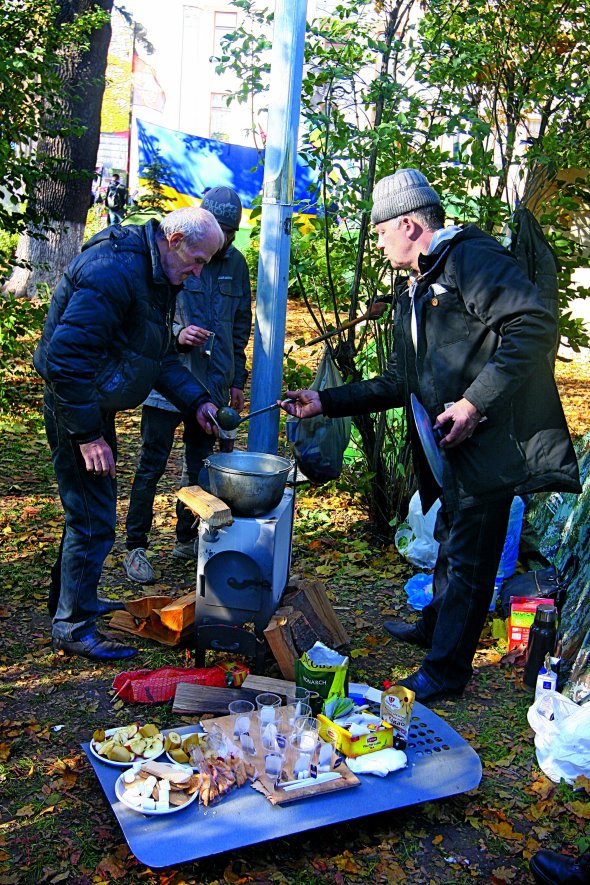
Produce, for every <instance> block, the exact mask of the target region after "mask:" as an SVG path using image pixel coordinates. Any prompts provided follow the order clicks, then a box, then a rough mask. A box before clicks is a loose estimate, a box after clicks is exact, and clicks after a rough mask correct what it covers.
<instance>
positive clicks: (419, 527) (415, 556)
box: [395, 492, 440, 568]
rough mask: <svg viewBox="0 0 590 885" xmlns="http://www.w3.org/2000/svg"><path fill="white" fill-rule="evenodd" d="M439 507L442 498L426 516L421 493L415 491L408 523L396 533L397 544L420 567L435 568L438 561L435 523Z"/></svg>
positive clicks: (407, 557) (401, 551)
mask: <svg viewBox="0 0 590 885" xmlns="http://www.w3.org/2000/svg"><path fill="white" fill-rule="evenodd" d="M439 507H440V500H438V501H435V502H434V504H433V505H432V507H431V508H430V510H429V511H428V513H427V514H426V516H425V515H424V514H423V513H422V504H421V502H420V495H419V494H418V492H415V493H414V494H413V495H412V499H411V501H410V507H409V510H408V521H407V524H405V523H404V524H402V525H401V526H400V527H399V529H398V530H397V532H396V533H395V546H396V547H397V549H398V550H399V552H400V553H401V554H402V556H405V557H406V559H409V560H410V562H411V563H412V565H416V566H418V568H434V564H435V563H436V557H437V555H438V541H435V540H434V524H435V522H436V514H437V513H438V510H439Z"/></svg>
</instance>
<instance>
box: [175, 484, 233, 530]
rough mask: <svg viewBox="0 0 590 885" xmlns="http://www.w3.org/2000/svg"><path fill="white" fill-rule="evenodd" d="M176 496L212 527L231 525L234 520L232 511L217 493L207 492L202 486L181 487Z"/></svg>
mask: <svg viewBox="0 0 590 885" xmlns="http://www.w3.org/2000/svg"><path fill="white" fill-rule="evenodd" d="M176 497H177V498H178V499H179V500H180V501H182V503H183V504H186V506H187V507H188V508H189V510H191V511H192V512H193V513H194V514H195V516H200V517H201V519H202V520H203V521H204V522H206V523H207V525H209V526H211V528H219V527H220V526H224V525H231V523H232V522H233V517H232V513H231V510H230V508H229V507H228V506H227V504H226V503H225V502H224V501H220V500H219V498H216V497H215V495H211V494H209V492H206V491H205V489H202V488H201V486H186V487H185V488H183V489H179V490H178V491H177V492H176Z"/></svg>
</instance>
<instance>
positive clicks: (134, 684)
mask: <svg viewBox="0 0 590 885" xmlns="http://www.w3.org/2000/svg"><path fill="white" fill-rule="evenodd" d="M179 682H189V683H192V684H197V685H213V686H216V687H217V688H225V687H226V685H227V682H226V673H225V671H224V670H222V669H221V668H220V667H160V669H159V670H133V671H132V672H129V673H119V674H118V675H117V676H115V678H114V680H113V688H114V689H115V691H116V692H117V695H118V697H120V698H122V699H123V700H124V701H129V703H131V704H160V703H162V702H163V701H169V700H170V699H171V698H173V697H174V694H175V692H176V686H177V685H178V683H179Z"/></svg>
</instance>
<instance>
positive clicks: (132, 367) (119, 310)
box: [33, 220, 209, 442]
mask: <svg viewBox="0 0 590 885" xmlns="http://www.w3.org/2000/svg"><path fill="white" fill-rule="evenodd" d="M157 227H158V222H157V221H155V220H151V221H148V222H147V224H145V225H129V226H126V227H121V226H120V225H114V226H113V227H109V228H106V229H105V230H104V231H101V232H100V233H98V234H96V235H95V236H94V237H92V239H90V240H89V241H88V242H87V243H86V244H85V245H84V247H83V249H82V252H81V253H80V255H78V256H77V257H76V258H74V260H73V261H72V262H71V263H70V264H69V265H68V267H67V269H66V271H65V273H64V275H63V277H62V279H61V280H60V282H59V283H58V285H57V287H56V290H55V293H54V295H53V299H52V301H51V304H50V307H49V312H48V315H47V320H46V323H45V328H44V330H43V334H42V336H41V341H40V343H39V346H38V348H37V350H36V351H35V356H34V360H33V361H34V364H35V368H36V369H37V371H38V372H39V374H40V375H41V376H42V378H43V379H44V380H45V381H46V382H47V384H48V385H49V387H50V388H51V392H52V394H53V397H54V400H55V404H56V408H57V410H58V413H59V416H60V420H61V421H62V422H63V424H64V426H65V427H66V428H67V430H68V432H69V433H70V435H71V436H73V437H74V438H75V439H77V440H78V441H79V442H89V441H91V440H93V439H97V438H98V437H99V436H100V435H101V427H102V421H101V413H102V412H118V411H121V410H123V409H132V408H135V407H136V406H138V405H140V403H141V402H142V401H143V400H144V399H145V397H146V396H147V394H148V393H149V391H150V390H151V389H152V387H155V388H156V389H157V390H159V391H160V392H161V393H162V394H163V395H164V396H166V397H168V398H169V399H170V400H171V401H172V402H173V403H175V404H176V405H177V406H178V407H179V408H181V409H185V410H190V411H195V410H196V408H197V407H198V406H199V405H200V404H201V403H203V402H207V401H208V400H209V395H208V392H207V390H206V389H205V388H204V387H203V385H202V384H200V383H199V382H198V381H196V380H195V379H194V378H193V376H192V375H191V373H190V372H189V371H188V370H187V369H186V368H184V367H183V366H182V365H181V364H180V361H179V359H178V354H177V352H176V345H175V341H174V337H173V332H172V319H173V315H174V308H175V301H176V294H177V291H178V287H177V286H172V285H171V284H170V283H169V281H168V278H167V277H166V276H165V274H164V271H163V269H162V265H161V263H160V253H159V250H158V247H157V244H156V238H155V237H156V230H157Z"/></svg>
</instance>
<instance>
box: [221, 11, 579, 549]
mask: <svg viewBox="0 0 590 885" xmlns="http://www.w3.org/2000/svg"><path fill="white" fill-rule="evenodd" d="M234 5H236V6H238V7H239V8H240V9H242V11H243V12H244V14H245V21H244V25H243V26H242V27H241V28H240V29H239V30H238V31H236V32H235V33H234V34H233V35H232V34H230V35H228V39H227V43H226V47H225V50H224V56H223V58H222V59H220V61H221V64H222V65H227V64H231V65H232V66H233V68H234V69H235V70H236V71H237V72H238V74H239V75H240V78H241V80H242V82H243V83H247V84H248V89H247V90H245V89H243V90H241V91H240V92H238V93H237V94H236V99H237V100H241V101H244V100H250V97H249V91H252V90H256V91H257V92H258V94H259V95H260V96H262V95H263V93H264V91H265V89H266V88H267V85H268V75H269V71H268V66H267V64H266V62H265V59H264V55H263V53H264V50H265V48H266V46H267V45H268V36H267V35H268V34H269V33H270V32H271V30H270V29H271V27H272V23H271V21H270V20H269V19H267V20H266V21H264V20H263V19H264V14H263V13H259V12H257V11H256V9H257V7H256V5H255V4H254V3H253V2H251V0H234ZM589 13H590V8H589V4H588V2H587V0H583V2H582V3H574V2H572V0H563V2H562V3H560V4H558V6H557V7H556V6H555V5H554V4H550V3H549V2H548V0H534V2H532V3H527V4H526V5H524V6H522V5H521V6H517V4H516V3H512V2H506V0H475V2H471V0H464V2H459V3H458V4H457V3H456V2H453V3H450V2H449V0H428V2H426V3H423V4H418V3H416V2H413V0H393V2H392V0H381V2H371V0H354V2H353V0H342V2H340V3H338V4H337V5H336V6H335V7H334V8H333V10H332V12H331V14H330V15H325V16H322V17H320V18H318V19H317V20H316V21H314V22H312V23H311V25H310V26H309V27H308V33H307V40H306V58H305V61H306V68H305V74H304V80H303V88H302V115H303V121H304V127H303V128H304V132H303V137H302V139H301V141H302V145H301V148H300V150H301V153H302V154H303V155H304V156H305V159H306V160H307V162H308V164H309V165H310V166H311V167H312V169H314V170H315V172H316V175H317V179H318V183H319V195H318V214H317V216H316V218H315V220H312V221H311V222H309V221H308V223H307V225H306V227H305V228H301V229H300V230H297V225H295V233H294V236H293V244H292V269H293V284H292V291H293V293H298V294H299V295H300V296H301V297H303V298H304V299H305V301H306V304H307V306H308V308H309V311H310V315H311V317H312V319H313V321H314V323H315V324H316V326H317V328H318V331H320V332H325V331H328V330H330V329H333V328H335V327H337V326H339V325H340V324H341V323H343V322H344V321H346V320H349V319H353V318H355V317H358V316H359V315H360V314H362V313H364V312H365V311H366V309H367V306H368V305H370V304H371V302H372V301H374V300H375V299H376V298H379V297H390V296H391V293H392V291H393V289H394V284H395V281H394V279H393V277H392V274H391V271H390V270H389V268H387V267H385V266H384V264H383V261H382V259H381V257H380V256H379V255H378V254H377V250H376V249H375V248H374V244H373V241H372V238H371V236H370V224H369V213H370V205H371V192H372V189H373V185H374V182H375V180H376V179H378V178H380V177H382V176H383V175H387V174H389V173H390V172H392V171H393V170H394V169H396V168H399V167H401V166H414V167H418V168H420V169H422V170H423V171H424V172H425V173H426V175H427V177H428V178H429V180H430V181H431V182H432V184H433V185H434V186H435V187H436V188H437V189H438V190H439V191H440V193H441V194H442V195H443V197H444V199H445V205H446V209H447V212H448V215H449V216H450V218H452V219H454V220H457V221H459V222H467V221H470V222H475V223H477V224H479V225H480V226H482V227H484V228H485V229H486V230H489V231H490V232H492V233H494V234H496V235H498V236H500V235H501V233H502V231H503V229H504V227H505V225H506V224H507V223H509V222H510V218H511V215H512V212H513V210H514V208H515V207H516V205H518V203H519V202H522V201H523V200H525V201H526V202H527V205H529V206H530V208H531V210H532V211H533V212H534V214H535V215H536V217H537V218H538V219H539V220H540V222H541V224H542V225H543V227H544V229H545V231H546V233H547V236H548V237H549V239H550V241H551V244H552V246H553V248H554V250H555V252H556V253H557V256H558V259H559V261H560V263H561V266H562V272H561V278H560V298H561V302H562V318H561V330H562V335H563V337H564V338H565V340H566V341H568V342H569V343H570V345H573V346H574V347H578V346H581V345H583V344H586V343H587V341H588V339H587V336H586V335H585V333H584V331H583V329H582V328H581V327H580V325H579V324H578V323H575V322H574V321H572V320H571V317H569V316H568V312H567V304H568V302H569V300H570V299H571V298H572V297H573V296H574V295H576V294H584V292H583V291H581V290H580V288H578V289H576V287H575V286H574V284H573V281H572V271H573V267H574V256H576V258H577V264H578V266H580V264H582V263H583V262H584V259H583V258H580V256H579V248H578V244H577V243H576V237H575V235H574V232H573V231H572V229H571V227H572V219H573V218H575V217H576V216H577V217H580V215H581V213H582V211H583V201H584V199H585V198H586V196H587V192H588V187H587V185H588V173H587V170H588V168H590V156H589V153H590V139H588V138H585V139H584V138H583V137H582V136H583V134H584V132H585V131H587V121H588V103H589V100H590V86H589V84H588V79H587V75H584V71H587V69H588V65H589V63H590V48H589V46H588V42H587V40H586V37H585V33H586V31H585V24H584V23H585V22H586V21H587V19H588V14H589ZM584 170H586V171H584ZM586 263H587V261H586ZM390 320H391V318H390V317H389V318H387V319H385V320H381V321H380V322H379V323H373V324H368V325H366V326H364V327H359V326H356V327H353V328H349V329H347V330H346V331H345V332H342V333H339V334H338V335H337V336H335V337H334V338H331V339H329V340H328V346H329V347H330V349H331V352H332V355H333V357H334V360H335V362H336V364H337V366H338V368H339V369H340V372H341V374H342V375H343V376H344V377H345V378H348V379H352V380H358V379H360V378H362V377H367V376H368V375H371V374H375V373H377V372H381V371H382V370H383V369H384V367H385V363H386V359H387V354H388V352H389V351H390V349H391V344H392V334H393V332H392V329H391V322H390ZM285 366H286V370H285V374H286V376H287V382H288V383H289V384H290V386H293V384H295V383H296V374H297V369H298V366H297V359H296V354H287V356H286V362H285ZM354 424H355V442H356V444H357V445H358V448H359V451H360V453H361V457H362V460H363V461H364V464H365V468H366V469H365V470H364V471H363V476H362V480H361V483H364V486H363V485H362V484H361V486H360V487H361V489H364V491H365V495H366V501H367V504H368V508H369V514H370V516H371V518H372V519H373V521H374V522H375V523H376V524H377V526H378V527H379V529H380V530H381V531H382V532H383V533H384V534H385V533H387V532H388V530H389V526H390V525H394V524H395V523H396V521H397V520H398V519H399V517H400V514H403V513H404V512H405V510H406V504H407V499H408V492H409V490H410V488H409V484H408V483H409V480H410V481H411V477H408V473H407V470H406V463H407V461H406V452H405V450H404V448H403V442H402V440H403V438H404V435H403V416H402V415H401V414H400V413H399V412H396V411H394V412H392V413H387V414H378V415H373V416H360V417H358V418H355V419H354ZM355 473H356V476H357V477H358V474H359V471H358V464H357V465H356V470H355ZM355 482H356V487H357V488H358V487H359V482H358V481H357V480H355Z"/></svg>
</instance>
